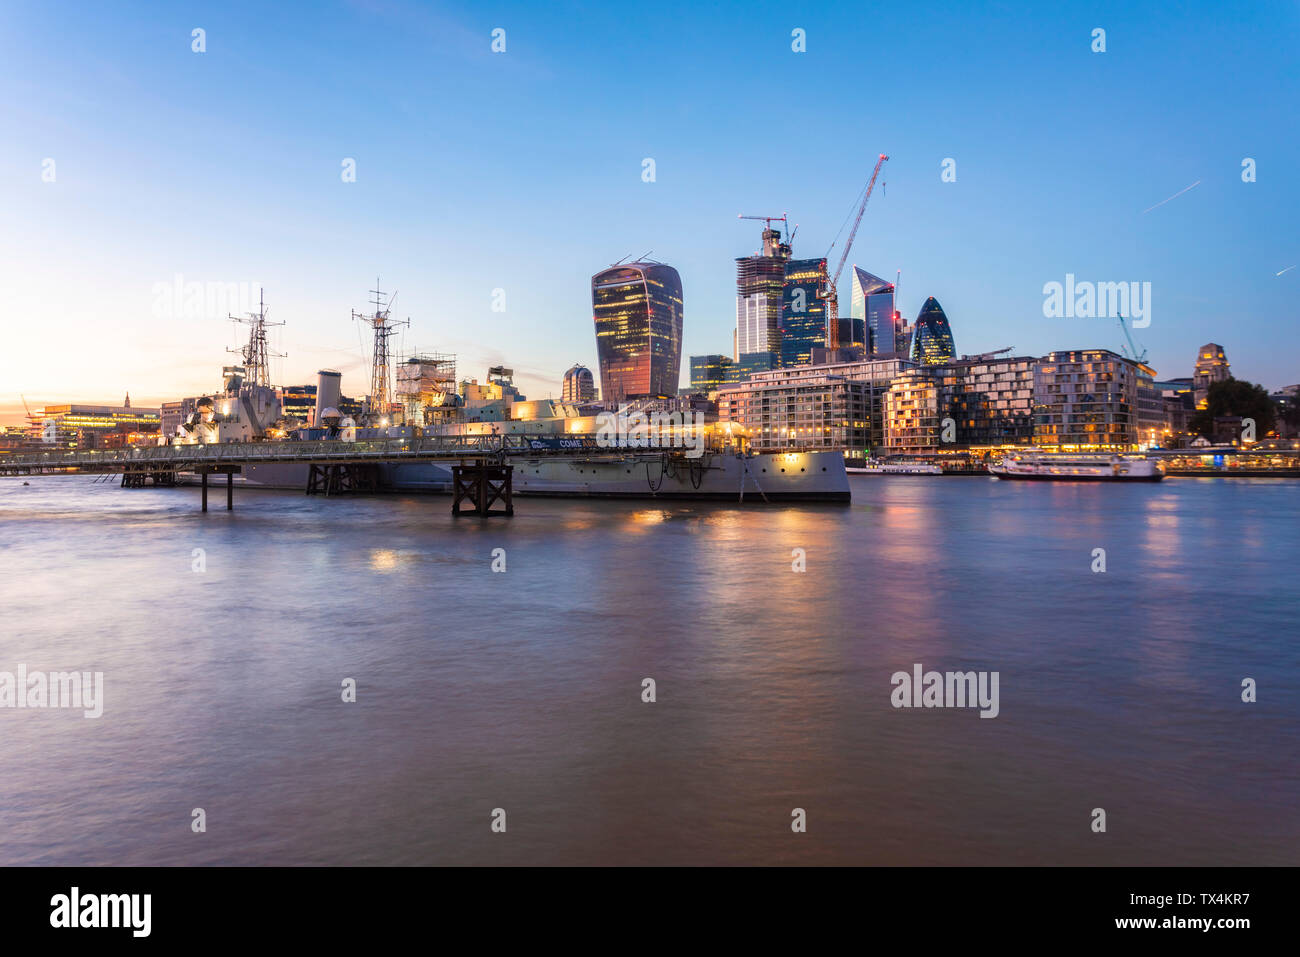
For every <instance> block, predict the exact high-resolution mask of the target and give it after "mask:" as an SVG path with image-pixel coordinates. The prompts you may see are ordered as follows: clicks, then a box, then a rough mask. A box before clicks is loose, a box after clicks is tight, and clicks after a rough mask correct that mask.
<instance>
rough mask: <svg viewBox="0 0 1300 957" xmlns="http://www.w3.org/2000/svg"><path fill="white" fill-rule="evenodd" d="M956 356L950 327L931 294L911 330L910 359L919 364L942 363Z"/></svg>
mask: <svg viewBox="0 0 1300 957" xmlns="http://www.w3.org/2000/svg"><path fill="white" fill-rule="evenodd" d="M956 356H957V348H956V346H955V345H954V344H953V339H952V327H951V326H950V325H949V323H948V317H947V315H945V314H944V311H943V307H942V306H940V305H939V300H937V299H935V298H934V296H931V297H930V298H929V299H927V300H926V301H925V304H924V305H923V306H922V307H921V312H920V314H919V315H918V316H917V317H916V325H915V326H914V327H913V332H912V361H914V362H917V363H919V364H921V365H942V364H943V363H945V362H950V361H951V360H952V359H954V358H956Z"/></svg>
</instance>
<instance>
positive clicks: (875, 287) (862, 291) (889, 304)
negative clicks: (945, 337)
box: [841, 266, 907, 357]
mask: <svg viewBox="0 0 1300 957" xmlns="http://www.w3.org/2000/svg"><path fill="white" fill-rule="evenodd" d="M851 288H852V295H851V299H850V304H849V311H850V315H851V316H852V318H853V321H854V322H855V323H860V324H861V326H855V327H853V328H850V330H849V334H850V336H860V337H861V338H860V339H857V338H855V339H851V340H849V342H861V343H862V344H863V345H864V346H865V347H866V348H867V350H868V351H869V352H870V353H871V354H872V355H876V356H895V355H897V356H902V357H906V356H907V345H906V342H905V340H904V333H903V322H902V318H901V317H900V316H899V315H898V311H897V309H896V308H895V304H894V284H893V283H892V282H887V281H885V280H884V279H881V278H880V277H879V276H873V275H872V274H871V273H869V272H867V271H866V270H865V269H861V268H859V267H857V266H854V267H853V275H852V277H851ZM863 326H864V327H865V331H862V327H863ZM841 341H842V342H843V341H844V340H841Z"/></svg>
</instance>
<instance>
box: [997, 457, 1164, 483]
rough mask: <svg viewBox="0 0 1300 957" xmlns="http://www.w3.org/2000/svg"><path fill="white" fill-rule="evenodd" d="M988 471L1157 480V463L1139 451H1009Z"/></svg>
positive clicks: (1045, 477)
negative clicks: (1011, 453) (1012, 452)
mask: <svg viewBox="0 0 1300 957" xmlns="http://www.w3.org/2000/svg"><path fill="white" fill-rule="evenodd" d="M989 472H991V473H992V474H993V475H995V476H996V477H997V478H1000V479H1029V480H1038V481H1049V482H1050V481H1057V482H1159V481H1160V480H1161V479H1162V478H1164V477H1165V473H1164V469H1163V467H1162V466H1161V465H1160V463H1158V462H1156V461H1155V460H1153V459H1148V458H1146V457H1145V456H1141V455H1121V454H1106V453H1048V452H1025V453H1020V454H1017V455H1009V456H1007V457H1006V458H1004V459H1003V460H1002V462H1001V463H1000V464H998V465H990V466H989Z"/></svg>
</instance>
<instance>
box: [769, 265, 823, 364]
mask: <svg viewBox="0 0 1300 957" xmlns="http://www.w3.org/2000/svg"><path fill="white" fill-rule="evenodd" d="M825 284H826V259H825V257H822V258H821V259H791V260H789V261H788V262H786V264H785V283H784V285H783V286H782V289H781V323H780V334H781V363H780V364H781V365H783V366H800V365H808V364H809V363H810V362H812V361H813V349H815V348H820V347H824V346H825V345H826V300H825V299H820V298H818V296H817V293H818V291H819V290H820V289H822V288H823V287H824V286H825Z"/></svg>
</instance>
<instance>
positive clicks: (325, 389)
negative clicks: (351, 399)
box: [313, 369, 343, 428]
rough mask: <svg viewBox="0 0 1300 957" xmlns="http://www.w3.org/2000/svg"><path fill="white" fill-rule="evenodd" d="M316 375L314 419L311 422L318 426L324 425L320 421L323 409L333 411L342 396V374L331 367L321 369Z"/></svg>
mask: <svg viewBox="0 0 1300 957" xmlns="http://www.w3.org/2000/svg"><path fill="white" fill-rule="evenodd" d="M316 375H317V378H316V421H315V422H314V423H313V424H314V425H316V426H317V427H318V428H319V427H320V426H323V425H325V422H324V421H322V420H323V418H324V413H325V410H326V409H329V410H331V411H333V410H336V409H338V407H339V403H340V401H341V400H342V398H343V374H342V373H341V372H335V371H334V370H333V369H321V370H320V372H318V373H317V374H316ZM337 414H338V413H337V412H335V415H337Z"/></svg>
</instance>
